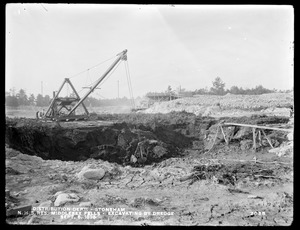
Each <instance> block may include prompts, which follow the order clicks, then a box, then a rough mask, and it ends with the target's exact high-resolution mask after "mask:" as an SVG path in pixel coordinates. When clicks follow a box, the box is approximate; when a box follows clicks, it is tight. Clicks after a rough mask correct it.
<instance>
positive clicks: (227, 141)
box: [220, 125, 228, 145]
mask: <svg viewBox="0 0 300 230" xmlns="http://www.w3.org/2000/svg"><path fill="white" fill-rule="evenodd" d="M220 128H221V131H222V134H223V137H224V140H225V142H226V145H228V140H227V139H226V136H225V133H224V131H223V127H222V125H220Z"/></svg>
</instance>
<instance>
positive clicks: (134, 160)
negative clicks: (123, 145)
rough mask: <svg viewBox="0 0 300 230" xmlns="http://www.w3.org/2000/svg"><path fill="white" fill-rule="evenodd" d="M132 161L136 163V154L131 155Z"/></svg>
mask: <svg viewBox="0 0 300 230" xmlns="http://www.w3.org/2000/svg"><path fill="white" fill-rule="evenodd" d="M130 162H132V163H136V162H137V158H136V157H135V156H134V155H131V157H130Z"/></svg>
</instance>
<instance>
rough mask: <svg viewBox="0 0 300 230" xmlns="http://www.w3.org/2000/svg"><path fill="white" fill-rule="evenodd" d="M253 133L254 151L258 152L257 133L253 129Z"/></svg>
mask: <svg viewBox="0 0 300 230" xmlns="http://www.w3.org/2000/svg"><path fill="white" fill-rule="evenodd" d="M252 132H253V147H252V148H253V150H254V151H255V152H256V133H255V128H252Z"/></svg>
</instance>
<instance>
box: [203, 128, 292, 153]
mask: <svg viewBox="0 0 300 230" xmlns="http://www.w3.org/2000/svg"><path fill="white" fill-rule="evenodd" d="M223 126H241V127H249V128H252V133H253V147H252V149H253V150H254V151H255V152H256V149H257V145H256V139H257V136H258V140H259V142H261V141H262V135H261V134H263V135H264V137H265V138H266V140H267V141H268V143H269V145H270V146H271V148H274V146H273V145H272V142H271V140H270V139H269V138H268V136H267V135H266V133H265V131H264V129H269V130H277V131H282V132H291V131H293V130H292V129H282V128H277V127H268V126H259V125H249V124H239V123H225V122H221V123H219V124H218V126H217V131H216V136H215V138H214V141H213V144H212V146H211V148H210V149H209V150H208V151H207V152H206V153H208V152H210V150H212V148H213V147H214V144H215V141H216V139H217V136H218V132H219V129H220V130H221V132H222V135H223V138H224V141H225V142H226V145H228V144H229V141H230V138H227V137H226V135H225V133H224V130H223Z"/></svg>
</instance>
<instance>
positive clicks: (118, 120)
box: [6, 112, 288, 164]
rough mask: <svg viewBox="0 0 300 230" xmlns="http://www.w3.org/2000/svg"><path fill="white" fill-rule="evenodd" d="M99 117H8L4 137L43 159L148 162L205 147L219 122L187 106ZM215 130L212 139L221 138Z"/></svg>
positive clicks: (256, 120) (243, 135)
mask: <svg viewBox="0 0 300 230" xmlns="http://www.w3.org/2000/svg"><path fill="white" fill-rule="evenodd" d="M99 119H101V120H102V121H99V120H97V121H88V122H69V123H68V122H65V123H55V122H52V123H47V122H40V121H39V122H37V121H35V120H32V119H7V121H6V143H7V144H8V145H9V146H10V147H12V148H14V149H17V150H19V151H21V152H22V153H26V154H29V155H37V156H40V157H42V158H43V159H60V160H86V159H88V158H94V159H102V160H107V161H110V162H117V163H119V164H122V163H134V164H149V163H152V162H157V161H161V160H163V159H166V158H169V157H174V156H178V155H180V153H181V152H182V151H183V150H184V149H185V148H193V149H197V150H200V151H205V150H207V148H208V147H207V146H209V145H211V144H212V140H213V136H214V135H215V127H216V125H217V123H218V122H219V120H216V119H213V118H209V117H201V116H196V115H194V114H190V113H186V112H180V113H170V114H156V115H146V114H132V115H129V114H123V115H121V114H119V115H118V114H116V115H102V116H99ZM125 120H127V123H125V122H124V121H125ZM223 120H226V121H229V122H243V123H248V124H268V123H277V124H278V123H282V124H284V123H287V122H288V118H285V117H259V116H257V117H252V118H247V117H244V118H237V119H234V118H223ZM224 131H225V133H230V132H231V133H232V130H231V129H230V128H224ZM274 133H275V131H268V132H267V135H273V136H274ZM220 135H221V134H219V136H218V140H217V142H221V141H224V140H223V139H222V136H220ZM233 136H234V137H233V139H234V140H237V141H241V140H243V139H248V138H250V139H251V132H249V128H242V127H236V128H235V130H234V133H233ZM281 137H282V138H281V140H280V142H279V144H280V143H281V142H282V141H283V140H284V139H285V138H286V137H285V136H284V135H281ZM277 139H278V138H277ZM277 141H278V140H277Z"/></svg>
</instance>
